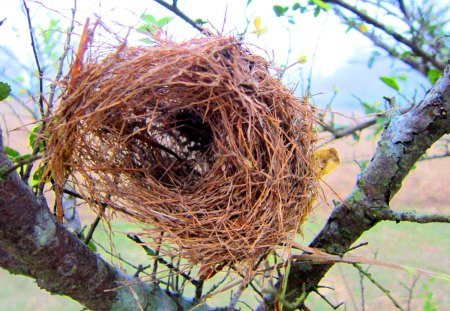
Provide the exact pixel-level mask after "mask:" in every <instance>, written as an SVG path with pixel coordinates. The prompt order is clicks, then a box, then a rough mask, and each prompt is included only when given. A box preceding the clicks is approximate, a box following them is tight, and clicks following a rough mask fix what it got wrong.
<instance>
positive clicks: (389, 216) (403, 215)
mask: <svg viewBox="0 0 450 311" xmlns="http://www.w3.org/2000/svg"><path fill="white" fill-rule="evenodd" d="M368 214H370V211H369V212H368ZM369 217H370V218H371V219H373V220H374V221H381V220H390V221H395V222H397V223H399V222H401V221H409V222H417V223H419V224H427V223H432V222H442V223H450V215H417V214H416V213H415V212H396V211H393V210H391V209H382V210H380V209H378V208H376V209H374V210H373V214H372V215H369Z"/></svg>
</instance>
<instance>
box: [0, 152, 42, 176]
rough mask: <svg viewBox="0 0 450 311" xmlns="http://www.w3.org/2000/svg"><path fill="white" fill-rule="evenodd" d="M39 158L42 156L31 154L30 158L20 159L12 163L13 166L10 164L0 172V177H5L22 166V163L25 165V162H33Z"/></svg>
mask: <svg viewBox="0 0 450 311" xmlns="http://www.w3.org/2000/svg"><path fill="white" fill-rule="evenodd" d="M41 158H42V156H41V155H35V156H32V157H30V158H28V159H25V160H20V161H19V162H17V163H16V164H14V165H13V166H11V167H10V168H8V169H7V170H5V171H4V172H2V174H1V177H2V178H5V177H7V176H8V175H9V174H10V173H12V172H14V171H15V170H16V169H18V168H19V167H22V166H24V165H26V164H29V163H31V162H34V161H36V160H39V159H41Z"/></svg>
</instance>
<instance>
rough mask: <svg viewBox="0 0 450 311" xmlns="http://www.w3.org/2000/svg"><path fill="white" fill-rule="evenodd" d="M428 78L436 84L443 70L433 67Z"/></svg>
mask: <svg viewBox="0 0 450 311" xmlns="http://www.w3.org/2000/svg"><path fill="white" fill-rule="evenodd" d="M427 76H428V80H430V82H431V84H435V83H436V82H437V80H439V78H440V77H441V76H442V72H441V71H440V70H438V69H431V70H430V71H428V75H427Z"/></svg>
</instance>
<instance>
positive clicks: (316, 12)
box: [314, 6, 320, 17]
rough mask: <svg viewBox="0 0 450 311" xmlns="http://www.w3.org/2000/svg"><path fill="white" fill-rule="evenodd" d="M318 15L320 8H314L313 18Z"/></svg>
mask: <svg viewBox="0 0 450 311" xmlns="http://www.w3.org/2000/svg"><path fill="white" fill-rule="evenodd" d="M319 14H320V6H316V8H315V10H314V17H317V16H319Z"/></svg>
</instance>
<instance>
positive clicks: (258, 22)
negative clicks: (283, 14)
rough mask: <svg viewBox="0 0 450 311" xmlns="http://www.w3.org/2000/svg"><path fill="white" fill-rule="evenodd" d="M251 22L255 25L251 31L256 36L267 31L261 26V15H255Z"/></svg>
mask: <svg viewBox="0 0 450 311" xmlns="http://www.w3.org/2000/svg"><path fill="white" fill-rule="evenodd" d="M253 24H254V25H255V30H253V33H254V34H256V35H257V36H260V35H262V34H263V33H265V32H267V27H262V28H261V17H259V16H258V17H256V18H255V19H254V20H253Z"/></svg>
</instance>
